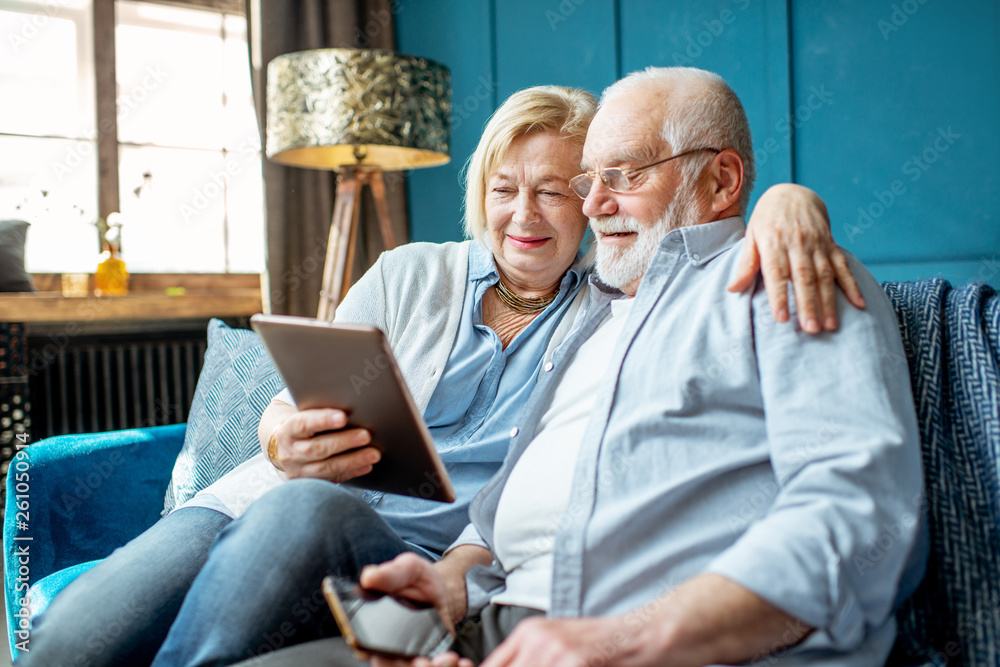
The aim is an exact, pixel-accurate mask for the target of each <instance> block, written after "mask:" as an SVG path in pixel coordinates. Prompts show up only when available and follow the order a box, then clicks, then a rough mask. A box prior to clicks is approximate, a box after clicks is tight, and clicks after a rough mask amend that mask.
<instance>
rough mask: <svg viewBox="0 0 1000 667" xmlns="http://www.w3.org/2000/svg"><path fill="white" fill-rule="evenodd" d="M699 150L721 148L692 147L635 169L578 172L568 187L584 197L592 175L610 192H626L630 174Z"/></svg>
mask: <svg viewBox="0 0 1000 667" xmlns="http://www.w3.org/2000/svg"><path fill="white" fill-rule="evenodd" d="M701 151H712V152H713V153H721V152H722V149H721V148H692V149H691V150H689V151H684V152H683V153H678V154H677V155H671V156H670V157H668V158H664V159H662V160H660V161H659V162H653V163H652V164H647V165H645V166H643V167H637V168H635V169H619V168H618V167H608V168H607V169H599V170H598V171H588V172H587V173H585V174H580V175H579V176H574V177H573V178H571V179H570V181H569V187H570V188H572V189H573V192H575V193H576V194H577V196H579V197H580V199H586V198H587V195H588V194H589V193H590V188H591V187H592V186H593V185H594V176H600V177H601V182H602V183H604V185H605V186H606V187H607V188H608V190H611V191H612V192H618V193H622V192H628V191H629V190H631V189H632V188H633V187H635V186H634V185H633V183H632V176H634V175H635V174H638V173H639V172H640V171H644V170H646V169H649V168H650V167H655V166H657V165H660V164H663V163H665V162H670V161H671V160H676V159H677V158H679V157H684V156H685V155H691V154H692V153H700V152H701Z"/></svg>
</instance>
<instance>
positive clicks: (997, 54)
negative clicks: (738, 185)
mask: <svg viewBox="0 0 1000 667" xmlns="http://www.w3.org/2000/svg"><path fill="white" fill-rule="evenodd" d="M396 18H397V27H398V34H399V47H400V50H402V51H405V52H408V53H414V54H416V55H422V56H426V57H431V58H435V59H437V60H441V61H442V62H444V63H445V64H447V65H448V66H449V67H450V68H451V69H452V75H453V77H454V89H455V107H456V121H455V139H454V148H453V162H452V164H451V165H448V166H447V167H443V168H434V169H426V170H421V171H417V172H413V173H412V174H411V176H410V184H411V188H410V199H411V201H410V207H411V231H412V236H413V238H414V239H416V240H433V241H440V240H452V239H458V238H461V232H460V228H459V221H460V202H461V199H460V195H461V189H460V186H459V182H458V171H459V168H460V166H461V165H462V164H463V163H464V161H465V160H466V158H467V157H468V155H469V153H470V152H471V151H472V149H473V148H474V146H475V143H476V141H477V140H478V137H479V133H480V131H481V129H482V126H483V123H484V122H485V121H486V119H487V117H488V116H489V113H490V112H491V111H492V109H493V108H495V105H496V104H497V103H498V101H501V100H502V99H504V98H505V97H506V96H507V95H509V94H510V93H511V92H513V91H514V90H517V89H520V88H523V87H525V86H529V85H535V84H540V83H557V84H563V85H573V86H580V87H584V88H587V89H589V90H591V91H592V92H595V93H597V92H599V91H600V90H601V89H602V88H604V86H606V85H607V84H608V83H610V82H611V81H613V80H614V79H615V78H617V77H619V76H620V75H622V74H627V73H628V72H631V71H634V70H636V69H641V68H643V67H646V66H648V65H675V64H679V65H693V66H696V67H702V68H705V69H709V70H712V71H716V72H718V73H720V74H721V75H722V76H724V77H725V78H726V79H727V80H728V81H729V82H730V83H731V84H732V85H733V87H734V89H735V90H736V92H737V93H738V94H739V95H740V97H741V98H742V100H743V102H744V105H745V107H746V109H747V115H748V116H749V118H750V123H751V128H752V130H753V132H754V144H755V147H756V155H757V160H758V165H759V176H758V184H757V187H756V188H755V196H754V201H756V197H757V196H759V194H760V193H761V192H762V191H763V190H764V189H765V188H766V187H767V186H769V185H771V184H773V183H778V182H783V181H787V180H795V181H797V182H801V183H803V184H805V185H808V186H810V187H812V188H814V189H815V190H817V191H818V192H819V193H820V194H821V195H822V196H823V197H824V199H825V200H826V201H827V203H828V206H829V210H830V215H831V218H832V221H833V228H834V235H835V237H836V238H837V240H838V242H839V243H840V244H841V245H842V246H844V247H845V248H847V249H848V250H850V251H851V252H853V253H854V254H855V255H857V256H858V257H859V258H861V259H862V261H864V262H865V263H866V264H867V265H868V266H869V267H870V268H871V269H872V271H873V273H875V275H876V277H877V278H879V279H882V280H890V279H915V278H919V277H923V276H932V275H943V276H944V277H946V278H949V279H950V280H952V281H953V282H955V283H961V282H964V281H966V280H970V279H979V280H986V281H987V282H993V283H994V284H997V283H1000V269H997V268H996V267H997V266H998V262H1000V220H998V213H997V211H998V210H1000V174H998V169H997V168H996V166H995V165H994V163H993V161H992V159H991V158H992V156H995V155H997V154H1000V129H998V127H997V123H996V110H997V109H998V108H1000V5H998V4H997V3H996V2H995V0H965V1H963V2H960V3H941V2H932V1H931V0H886V1H885V2H876V3H872V2H865V1H862V0H701V1H696V0H544V1H537V0H536V1H531V0H463V1H460V0H401V2H400V3H399V9H398V11H397V15H396ZM991 272H992V273H991Z"/></svg>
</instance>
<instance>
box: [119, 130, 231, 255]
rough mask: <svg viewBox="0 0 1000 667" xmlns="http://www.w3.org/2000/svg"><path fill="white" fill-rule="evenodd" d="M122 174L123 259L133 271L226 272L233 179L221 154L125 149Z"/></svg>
mask: <svg viewBox="0 0 1000 667" xmlns="http://www.w3.org/2000/svg"><path fill="white" fill-rule="evenodd" d="M147 173H148V174H150V177H149V179H148V180H147V179H146V178H145V177H144V174H147ZM119 174H120V178H121V181H120V184H121V208H122V211H121V213H122V223H123V226H122V257H123V258H124V259H125V263H126V264H127V265H128V268H129V270H130V271H142V272H157V271H159V272H165V273H170V272H195V271H203V272H206V273H221V272H224V271H225V270H226V248H225V240H224V227H223V219H224V212H225V201H226V199H225V189H226V188H227V187H228V181H229V179H230V177H229V176H228V175H227V173H226V165H225V163H224V161H223V159H222V154H221V153H215V152H210V151H201V150H184V149H174V148H152V147H142V148H138V147H133V146H122V147H121V168H120V169H119ZM144 183H145V185H144ZM140 186H142V189H141V190H140V191H139V193H138V195H137V194H136V189H137V188H139V187H140Z"/></svg>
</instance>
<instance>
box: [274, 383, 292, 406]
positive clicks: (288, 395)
mask: <svg viewBox="0 0 1000 667" xmlns="http://www.w3.org/2000/svg"><path fill="white" fill-rule="evenodd" d="M271 400H272V401H283V402H285V403H288V404H289V405H291V406H292V407H293V408H294V407H296V405H295V399H294V398H292V392H290V391H288V387H285V388H284V389H282V390H281V391H279V392H278V394H277V396H275V397H274V398H272V399H271Z"/></svg>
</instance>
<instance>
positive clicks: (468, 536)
mask: <svg viewBox="0 0 1000 667" xmlns="http://www.w3.org/2000/svg"><path fill="white" fill-rule="evenodd" d="M467 544H472V545H474V546H477V547H482V548H484V549H489V548H490V547H489V545H488V544H486V540H484V539H483V538H482V536H481V535H480V534H479V531H478V530H477V529H476V527H475V525H473V524H471V523H470V524H469V525H468V526H466V527H465V530H463V531H462V532H461V534H459V536H458V538H457V539H456V540H455V541H454V542H452V543H451V546H449V547H448V548H447V549H445V550H444V553H448V552H449V551H451V550H452V549H457V548H458V547H464V546H465V545H467ZM442 555H444V554H442Z"/></svg>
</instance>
